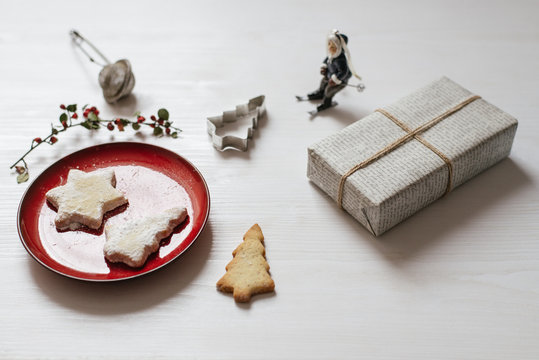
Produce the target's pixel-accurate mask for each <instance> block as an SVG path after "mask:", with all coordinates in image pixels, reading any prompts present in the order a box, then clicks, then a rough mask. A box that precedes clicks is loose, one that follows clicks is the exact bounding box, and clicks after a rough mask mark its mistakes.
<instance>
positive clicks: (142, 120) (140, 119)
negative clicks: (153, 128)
mask: <svg viewBox="0 0 539 360" xmlns="http://www.w3.org/2000/svg"><path fill="white" fill-rule="evenodd" d="M137 121H138V122H139V123H142V122H144V121H146V119H145V118H144V116H139V117H138V118H137Z"/></svg>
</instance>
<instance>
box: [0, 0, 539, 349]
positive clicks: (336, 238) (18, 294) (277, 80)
mask: <svg viewBox="0 0 539 360" xmlns="http://www.w3.org/2000/svg"><path fill="white" fill-rule="evenodd" d="M538 14H539V4H538V3H537V2H536V1H512V2H507V1H440V0H435V1H422V0H411V1H406V2H400V1H389V0H383V1H376V2H375V1H358V0H354V1H345V2H338V4H337V3H334V2H327V1H324V2H321V1H320V2H316V1H292V2H284V1H283V2H274V3H270V2H256V1H195V2H174V3H173V2H166V1H161V0H154V1H118V2H112V1H101V0H96V1H92V2H84V3H83V2H74V1H67V0H66V1H55V0H51V1H24V2H23V1H3V2H2V4H1V5H0V65H1V66H0V99H1V100H0V119H1V124H2V129H1V138H0V150H1V151H2V157H1V168H2V169H3V171H1V172H0V176H1V178H0V181H1V183H2V187H1V199H2V201H1V202H0V225H1V229H2V231H1V235H0V236H1V240H0V294H1V296H0V322H1V326H0V358H2V359H79V358H81V359H176V358H178V359H179V358H181V359H219V358H222V359H231V358H234V359H255V358H265V359H414V360H417V359H489V360H491V359H538V358H539V224H538V220H539V192H538V181H539V162H538V161H537V155H538V150H539V145H538V144H539V122H538V121H537V117H538V114H539V101H538V100H539V97H538V94H539V93H538V86H539V71H538V67H537V65H538V64H539V23H538V22H537V15H538ZM72 28H75V29H78V30H79V31H80V32H81V34H83V35H84V36H86V37H87V38H88V39H90V40H91V41H92V42H93V43H94V44H95V45H97V46H98V47H99V48H100V49H101V50H102V52H103V53H104V54H105V55H107V57H109V58H110V59H111V60H116V59H120V58H127V59H129V60H130V61H131V63H132V66H133V69H134V73H135V77H136V85H135V89H134V92H133V96H131V97H129V98H128V99H126V100H124V101H122V102H120V103H119V104H117V105H114V106H112V105H108V104H107V103H106V102H105V101H104V99H103V97H102V95H101V90H100V87H99V85H98V82H97V76H98V73H99V71H100V68H99V66H97V65H95V64H92V63H90V62H89V61H88V60H87V59H86V58H85V57H84V56H83V55H82V53H81V52H80V51H78V50H77V49H76V48H75V47H74V46H73V45H72V43H71V41H70V38H69V36H68V32H69V30H70V29H72ZM333 28H339V29H340V30H341V31H342V32H343V33H345V34H347V35H348V36H349V38H350V41H349V48H350V51H351V54H352V59H353V62H354V65H355V67H356V69H357V71H358V73H359V74H360V75H362V76H363V78H364V82H365V84H366V87H367V88H366V90H365V92H363V93H357V92H356V91H355V90H354V89H352V88H347V89H345V90H343V91H342V92H341V93H339V94H338V95H337V96H336V98H335V99H336V100H337V101H338V102H339V106H338V107H337V108H335V109H333V110H329V111H327V112H325V113H324V114H322V115H321V116H319V117H316V118H314V119H310V118H309V116H308V114H307V111H308V110H310V109H311V108H312V105H311V104H309V103H308V102H305V103H297V102H296V101H295V99H294V95H295V94H305V93H307V92H309V91H312V90H314V88H316V87H317V84H318V81H319V74H318V71H319V65H320V63H321V61H322V59H323V58H324V56H325V49H324V41H325V36H326V34H327V33H328V32H329V31H330V30H331V29H333ZM444 75H445V76H448V77H449V78H451V79H452V80H454V81H456V82H458V83H460V84H461V85H463V86H464V87H466V88H468V89H469V90H471V91H472V92H474V93H477V94H480V95H481V96H482V97H483V98H485V99H486V100H487V101H489V102H491V103H493V104H495V105H496V106H498V107H500V108H501V109H503V110H504V111H506V112H508V113H510V114H512V115H513V116H515V117H516V118H517V119H518V120H519V128H518V131H517V134H516V138H515V142H514V145H513V150H512V153H511V156H510V157H509V158H508V159H506V160H504V161H503V162H501V163H500V164H498V165H496V166H495V167H493V168H491V169H489V170H487V171H485V172H484V173H482V174H480V175H479V176H477V177H476V178H474V179H473V180H471V181H469V182H468V183H466V184H464V185H463V186H461V187H460V188H458V189H456V190H455V191H454V192H453V193H451V194H450V195H449V196H447V197H445V198H443V199H441V200H439V201H437V202H436V203H434V204H433V205H431V206H430V207H428V208H427V209H425V210H423V211H421V212H419V213H418V214H416V215H415V216H413V217H412V218H410V219H409V220H407V221H405V222H404V223H402V224H400V225H399V226H397V227H396V228H394V229H393V230H391V231H389V232H388V233H386V234H385V235H383V236H381V237H379V238H375V237H373V236H371V235H370V234H369V233H368V232H367V231H366V230H365V229H364V228H362V227H361V225H360V224H358V223H357V222H355V221H354V220H353V219H352V218H351V217H350V216H349V215H347V214H346V213H343V212H342V211H341V210H339V209H338V207H337V205H336V204H335V203H333V202H332V201H331V200H330V199H329V198H328V197H326V196H325V195H324V194H323V193H322V192H321V191H320V190H319V189H318V188H316V187H315V186H314V185H313V184H311V183H310V182H309V181H308V179H307V177H306V166H307V150H306V149H307V147H308V146H309V145H310V144H312V143H314V142H316V141H318V140H319V139H322V138H324V137H325V136H327V135H329V134H332V133H334V132H335V131H338V130H339V129H342V128H343V127H345V126H347V125H349V124H351V123H352V122H354V121H356V120H358V119H361V118H362V117H364V116H365V115H367V114H369V113H370V112H372V111H373V110H374V109H376V108H377V107H379V106H383V105H384V104H389V103H392V102H394V101H395V100H397V99H398V98H400V97H401V96H404V95H406V94H408V93H410V92H411V91H414V90H415V89H417V88H419V87H421V86H423V85H425V84H426V83H428V82H430V81H433V80H435V79H438V78H439V77H441V76H444ZM261 94H264V95H266V99H267V109H268V114H267V117H265V118H263V119H262V120H261V123H260V126H259V128H258V129H257V131H256V134H255V136H254V139H253V142H252V143H251V146H250V149H249V151H248V152H245V153H241V152H234V151H232V152H223V153H221V152H218V151H216V150H215V149H214V148H213V147H212V145H211V142H210V139H209V137H208V135H207V133H206V117H208V116H214V115H219V114H221V113H222V111H224V110H230V109H233V108H234V106H235V105H237V104H241V103H245V102H246V101H247V100H248V99H250V98H252V97H254V96H257V95H261ZM62 103H65V104H70V103H78V104H80V105H82V104H86V103H90V104H93V105H95V106H97V107H98V108H99V109H101V114H100V116H102V117H103V118H113V117H117V116H130V115H131V114H132V113H133V112H134V111H136V110H140V111H142V112H143V113H145V114H150V113H154V112H155V111H156V110H157V109H158V108H160V107H166V108H167V109H168V110H169V111H170V114H171V119H172V120H174V121H175V124H177V125H178V126H179V127H181V128H182V130H183V132H182V133H181V135H180V137H179V138H178V139H172V138H154V137H152V136H150V135H143V136H139V135H135V134H134V132H133V131H125V132H123V133H119V132H117V131H115V132H109V131H107V130H105V129H102V130H99V131H95V132H93V133H89V132H88V131H87V130H85V129H83V128H78V129H69V131H67V132H65V133H63V134H61V135H60V136H59V141H58V142H57V143H56V144H55V145H54V146H41V147H40V148H38V149H36V150H35V151H34V152H33V153H32V154H31V155H29V156H28V158H27V162H28V165H29V167H30V175H31V179H30V182H27V183H24V184H20V185H19V184H17V183H16V174H15V173H14V172H13V171H10V170H9V166H10V165H11V164H12V163H13V162H14V161H15V160H16V159H17V158H18V157H19V156H20V155H22V154H23V153H24V152H25V151H26V150H27V149H28V148H29V146H30V142H31V139H33V138H35V137H37V136H41V137H44V136H46V135H47V134H48V132H49V131H50V124H51V123H55V122H57V121H58V120H57V119H58V116H59V114H60V109H59V108H58V106H59V104H62ZM145 134H148V133H147V132H145ZM117 141H138V142H145V143H150V144H155V145H158V146H162V147H164V148H167V149H170V150H173V151H175V152H177V153H178V154H180V155H182V156H184V157H185V158H187V159H188V160H190V161H191V162H192V163H193V164H195V166H197V167H198V168H199V170H200V171H201V172H202V174H203V175H204V177H205V179H206V181H207V183H208V186H209V189H210V192H211V213H210V217H209V221H208V223H207V226H206V228H205V229H204V231H203V233H202V235H201V236H200V237H199V238H198V239H197V241H196V242H195V243H194V244H193V246H192V247H191V248H190V249H189V250H188V251H187V252H186V253H185V254H183V255H182V256H181V257H180V258H178V259H177V260H176V261H174V262H172V263H171V264H169V265H168V266H166V267H164V268H163V269H161V270H159V271H156V272H154V273H152V274H149V275H147V276H143V277H140V278H136V279H132V280H128V281H122V282H115V283H90V282H83V281H78V280H73V279H69V278H66V277H63V276H60V275H58V274H56V273H53V272H51V271H49V270H47V269H45V268H44V267H42V266H41V265H40V264H38V263H37V262H36V261H34V260H33V259H32V258H31V257H30V256H29V255H28V253H27V252H26V250H25V249H24V247H23V246H22V245H21V241H20V240H19V236H18V232H17V225H16V221H17V209H18V206H19V202H20V200H21V198H22V196H23V194H24V192H25V190H26V189H27V188H28V186H29V184H30V183H31V181H32V180H33V179H35V178H36V177H37V176H38V175H39V174H40V173H41V172H42V171H43V170H44V169H46V168H47V167H48V166H50V165H51V164H52V163H54V162H55V161H57V160H58V159H60V158H62V157H64V156H66V155H68V154H70V153H72V152H74V151H77V150H79V149H82V148H85V147H88V146H92V145H96V144H102V143H107V142H117ZM254 223H258V224H260V226H261V228H262V231H263V232H264V235H265V237H266V250H267V258H268V261H269V264H270V266H271V274H272V277H273V279H274V280H275V283H276V291H275V293H273V294H268V295H262V296H257V297H255V298H253V300H252V302H251V303H249V304H247V305H238V304H236V303H235V302H234V300H233V299H232V297H231V296H229V295H225V294H222V293H220V292H218V291H217V290H216V287H215V283H216V281H217V280H218V279H219V278H220V277H221V276H222V275H223V273H224V268H225V266H226V264H227V263H228V262H229V261H230V260H231V259H232V255H231V252H232V250H233V249H234V248H235V247H236V246H237V245H239V243H240V242H241V239H242V236H243V234H244V232H245V231H246V230H247V229H248V228H249V227H250V226H251V225H253V224H254Z"/></svg>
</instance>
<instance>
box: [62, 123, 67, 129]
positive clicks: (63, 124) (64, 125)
mask: <svg viewBox="0 0 539 360" xmlns="http://www.w3.org/2000/svg"><path fill="white" fill-rule="evenodd" d="M62 126H63V127H64V129H65V128H67V123H66V122H65V121H62Z"/></svg>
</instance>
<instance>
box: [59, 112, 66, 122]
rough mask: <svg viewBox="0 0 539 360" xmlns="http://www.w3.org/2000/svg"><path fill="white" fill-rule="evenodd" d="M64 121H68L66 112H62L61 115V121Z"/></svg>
mask: <svg viewBox="0 0 539 360" xmlns="http://www.w3.org/2000/svg"><path fill="white" fill-rule="evenodd" d="M63 121H67V114H66V113H62V115H60V122H63Z"/></svg>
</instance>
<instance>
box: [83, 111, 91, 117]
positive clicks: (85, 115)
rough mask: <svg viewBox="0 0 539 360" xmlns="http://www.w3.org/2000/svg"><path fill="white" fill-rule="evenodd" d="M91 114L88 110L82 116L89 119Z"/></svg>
mask: <svg viewBox="0 0 539 360" xmlns="http://www.w3.org/2000/svg"><path fill="white" fill-rule="evenodd" d="M89 113H90V110H88V109H86V110H84V113H83V114H82V116H84V117H85V118H87V117H88V114H89Z"/></svg>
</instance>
